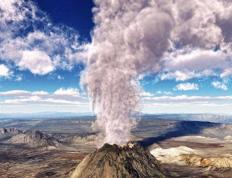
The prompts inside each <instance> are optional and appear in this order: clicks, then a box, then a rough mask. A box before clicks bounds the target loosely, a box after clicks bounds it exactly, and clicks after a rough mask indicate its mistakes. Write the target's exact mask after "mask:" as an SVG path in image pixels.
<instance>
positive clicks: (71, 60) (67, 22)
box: [0, 0, 232, 114]
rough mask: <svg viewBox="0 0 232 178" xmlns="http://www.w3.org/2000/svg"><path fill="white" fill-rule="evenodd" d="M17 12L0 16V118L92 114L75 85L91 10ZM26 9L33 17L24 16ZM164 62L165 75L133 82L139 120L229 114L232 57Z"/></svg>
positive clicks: (58, 3)
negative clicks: (152, 115)
mask: <svg viewBox="0 0 232 178" xmlns="http://www.w3.org/2000/svg"><path fill="white" fill-rule="evenodd" d="M3 2H4V1H3ZM5 2H7V1H5ZM8 3H9V1H8ZM18 6H22V7H23V10H22V11H20V12H18V11H17V10H16V9H17V6H14V5H12V4H10V3H9V4H7V6H4V7H5V8H6V9H4V10H5V11H4V10H3V12H1V13H5V14H4V15H5V16H4V18H5V19H3V20H2V21H1V22H0V28H1V29H3V30H2V32H1V34H0V35H1V36H2V37H0V43H1V45H4V46H5V48H4V47H2V48H1V49H0V51H1V52H0V53H1V55H0V113H11V112H15V113H20V112H23V113H27V112H30V113H31V112H45V111H60V112H77V113H81V112H91V104H90V99H89V98H88V97H87V96H86V92H85V89H84V88H83V87H82V85H81V75H82V73H83V72H84V71H85V68H86V65H85V64H84V62H83V59H82V58H83V57H82V56H81V54H79V53H78V52H79V51H80V50H81V48H82V47H83V46H85V44H87V43H91V33H92V30H93V28H94V22H93V19H92V18H93V14H92V8H93V6H94V4H93V2H92V1H91V0H84V1H83V0H69V1H65V0H49V1H48V0H40V1H35V3H33V4H29V5H28V4H27V2H24V3H23V4H19V5H18ZM31 7H33V8H35V10H34V12H28V11H30V10H31V9H33V8H31ZM0 8H1V4H0ZM24 11H25V12H26V11H27V14H26V15H25V14H24ZM20 15H22V17H21V16H20ZM20 17H21V18H20ZM7 18H12V19H7ZM4 20H5V21H4ZM10 21H13V23H10ZM6 22H7V23H6ZM17 29H19V30H17ZM9 41H10V42H9ZM50 48H51V49H50ZM21 53H22V54H21ZM18 56H21V57H18ZM28 56H29V57H28ZM169 58H170V59H169ZM174 58H177V59H178V60H177V62H175V63H174V62H172V60H173V59H174ZM204 58H208V59H207V60H206V61H207V62H206V63H203V64H200V65H199V64H198V63H199V61H201V60H204ZM211 58H212V60H211ZM225 58H226V59H225ZM40 59H43V60H40ZM183 59H184V60H185V59H186V60H185V61H184V62H183ZM166 60H167V63H166V69H167V70H165V71H161V72H158V73H157V72H156V73H154V74H151V73H149V74H144V75H143V76H141V77H140V79H139V83H140V90H141V98H142V99H141V100H142V104H141V105H142V108H143V109H142V112H146V113H223V114H232V85H231V76H232V62H231V61H232V60H231V56H223V54H221V53H220V51H219V52H218V51H213V50H211V51H210V52H205V51H203V50H202V51H197V50H196V53H194V54H187V53H183V54H182V53H178V52H177V53H176V54H175V55H173V56H169V57H168V59H166ZM210 60H211V62H208V61H210ZM38 61H39V62H38ZM51 61H52V62H51ZM67 61H68V62H67ZM223 63H225V64H224V65H223ZM183 65H184V66H185V67H186V68H185V67H183ZM202 65H206V66H207V67H206V68H205V69H204V70H203V69H202ZM217 65H218V66H219V67H217ZM43 66H46V67H43ZM215 66H216V67H215ZM226 67H228V68H226Z"/></svg>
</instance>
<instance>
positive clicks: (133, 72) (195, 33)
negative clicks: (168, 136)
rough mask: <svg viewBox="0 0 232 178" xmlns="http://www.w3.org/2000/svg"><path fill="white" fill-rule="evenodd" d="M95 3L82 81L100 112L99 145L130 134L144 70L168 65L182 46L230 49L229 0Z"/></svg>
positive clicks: (112, 0) (117, 141)
mask: <svg viewBox="0 0 232 178" xmlns="http://www.w3.org/2000/svg"><path fill="white" fill-rule="evenodd" d="M95 5H96V6H95V8H94V9H93V12H94V22H95V28H94V30H93V36H92V43H91V44H90V45H89V47H88V50H87V60H86V63H87V69H86V71H85V73H84V75H83V76H82V82H83V85H84V86H86V88H87V91H88V94H89V96H90V97H91V99H92V102H93V108H94V111H95V112H96V114H97V120H96V122H95V127H96V128H98V129H99V131H100V132H101V140H102V142H98V143H99V144H100V145H99V146H101V145H102V144H104V143H110V144H119V145H120V144H124V143H126V142H127V141H128V140H129V139H130V131H131V129H132V128H133V126H134V125H135V122H134V120H131V118H132V117H133V115H134V114H135V113H136V112H137V111H139V108H140V105H139V103H140V102H139V100H140V97H139V83H138V78H139V76H140V75H144V74H147V73H158V72H160V71H161V70H164V68H165V62H166V60H167V58H168V57H167V56H171V55H172V53H173V52H175V51H177V50H183V49H188V50H187V51H191V50H193V49H204V50H213V49H214V48H215V47H216V46H220V48H222V49H224V52H225V53H227V52H228V51H231V41H232V32H231V31H228V28H226V27H227V26H228V24H230V25H231V19H232V18H231V17H232V2H231V1H229V0H215V1H213V2H212V1H211V0H205V1H201V0H189V1H188V2H186V1H185V0H168V1H163V0H126V1H125V0H95ZM164 56H165V58H166V60H164ZM202 60H204V59H202Z"/></svg>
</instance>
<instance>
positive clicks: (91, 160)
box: [71, 144, 170, 178]
mask: <svg viewBox="0 0 232 178" xmlns="http://www.w3.org/2000/svg"><path fill="white" fill-rule="evenodd" d="M155 177H157V178H165V177H166V174H165V171H164V170H163V169H162V168H161V167H160V165H159V163H158V161H157V160H156V159H155V158H154V157H153V156H152V155H151V154H150V153H149V152H148V151H147V150H145V149H143V148H142V147H140V146H138V145H133V144H128V145H126V146H123V147H120V146H117V145H109V144H105V145H104V146H103V147H102V148H100V149H99V150H97V151H95V152H94V153H92V154H90V155H88V156H87V157H85V159H84V160H83V161H82V162H81V163H80V164H79V165H78V166H77V168H76V169H75V171H74V172H73V173H72V175H71V178H155ZM168 177H170V176H168Z"/></svg>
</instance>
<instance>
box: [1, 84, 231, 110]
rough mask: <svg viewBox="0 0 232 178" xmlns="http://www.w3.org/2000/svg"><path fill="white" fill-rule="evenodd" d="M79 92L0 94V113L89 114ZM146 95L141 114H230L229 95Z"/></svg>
mask: <svg viewBox="0 0 232 178" xmlns="http://www.w3.org/2000/svg"><path fill="white" fill-rule="evenodd" d="M62 93H63V94H62ZM78 93H79V91H78V89H75V88H69V89H64V88H63V89H58V90H56V91H55V92H53V93H48V92H46V91H34V92H31V91H24V90H13V91H6V92H0V113H1V112H2V113H7V112H8V113H12V111H13V112H19V113H20V112H25V113H28V112H29V113H30V112H42V111H58V110H59V111H60V112H63V111H64V112H66V111H72V112H90V111H91V107H90V102H89V100H88V98H86V97H85V96H82V95H80V94H78ZM145 96H146V97H143V98H142V101H143V102H142V103H143V109H142V111H143V112H144V113H212V112H214V113H227V114H229V113H231V111H232V106H231V102H232V96H217V97H212V96H187V95H179V96H167V95H166V96H156V95H153V94H150V93H147V94H145ZM54 108H55V109H54ZM57 108H59V109H58V110H57ZM231 114H232V113H231Z"/></svg>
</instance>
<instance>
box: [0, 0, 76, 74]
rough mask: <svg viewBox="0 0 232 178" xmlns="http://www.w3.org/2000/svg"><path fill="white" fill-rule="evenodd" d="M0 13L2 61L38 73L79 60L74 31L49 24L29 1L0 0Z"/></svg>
mask: <svg viewBox="0 0 232 178" xmlns="http://www.w3.org/2000/svg"><path fill="white" fill-rule="evenodd" d="M0 12H1V18H0V27H1V30H0V59H1V60H3V61H5V62H6V63H8V62H9V63H13V64H15V66H16V67H19V69H20V70H29V71H31V72H32V73H34V74H38V75H46V74H48V73H49V72H52V71H54V70H55V69H57V68H63V69H66V68H71V67H72V65H73V63H74V62H76V61H77V60H78V59H76V56H77V55H76V53H77V52H78V51H79V50H80V45H79V43H78V34H77V32H75V31H74V30H73V29H70V28H68V27H64V26H62V25H60V26H55V25H54V24H52V22H51V21H50V20H49V17H48V16H47V15H46V14H45V13H43V12H42V11H40V10H39V9H38V8H37V7H36V5H35V3H33V2H32V1H24V0H1V1H0ZM38 14H39V15H38ZM30 25H31V26H30ZM38 26H40V27H38ZM29 28H31V29H32V30H31V31H28V29H29ZM21 31H24V32H25V33H24V34H22V33H21ZM74 58H75V59H74Z"/></svg>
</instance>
